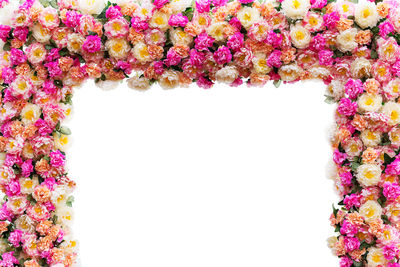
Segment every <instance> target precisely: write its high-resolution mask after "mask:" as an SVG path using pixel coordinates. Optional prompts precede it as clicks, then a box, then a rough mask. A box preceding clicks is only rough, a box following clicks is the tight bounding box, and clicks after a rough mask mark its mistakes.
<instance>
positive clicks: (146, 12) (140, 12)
mask: <svg viewBox="0 0 400 267" xmlns="http://www.w3.org/2000/svg"><path fill="white" fill-rule="evenodd" d="M154 8H155V6H154V5H153V3H152V2H151V1H141V2H140V4H139V5H138V8H137V9H136V11H135V13H134V15H136V16H138V17H140V18H142V19H148V18H150V17H151V16H152V14H153V10H154Z"/></svg>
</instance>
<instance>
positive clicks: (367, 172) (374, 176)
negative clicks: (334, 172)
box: [356, 164, 382, 187]
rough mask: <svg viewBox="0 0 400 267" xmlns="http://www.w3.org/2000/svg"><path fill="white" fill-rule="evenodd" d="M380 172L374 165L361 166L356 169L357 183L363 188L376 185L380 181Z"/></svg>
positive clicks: (377, 166) (379, 168)
mask: <svg viewBox="0 0 400 267" xmlns="http://www.w3.org/2000/svg"><path fill="white" fill-rule="evenodd" d="M381 174H382V170H381V167H380V166H379V165H376V164H362V165H360V166H359V167H358V168H357V174H356V176H357V181H358V182H359V183H360V184H361V185H362V186H363V187H368V186H373V185H377V184H378V183H379V182H380V181H381Z"/></svg>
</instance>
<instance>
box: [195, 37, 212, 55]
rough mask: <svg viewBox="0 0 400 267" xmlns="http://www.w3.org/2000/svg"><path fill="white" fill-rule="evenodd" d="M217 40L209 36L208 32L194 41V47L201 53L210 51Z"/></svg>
mask: <svg viewBox="0 0 400 267" xmlns="http://www.w3.org/2000/svg"><path fill="white" fill-rule="evenodd" d="M214 41H215V39H214V38H212V37H211V36H210V35H208V34H207V33H206V32H202V33H200V34H199V35H198V36H197V38H196V39H195V40H194V42H195V45H194V47H195V48H196V49H197V50H199V51H204V50H208V48H209V47H211V46H212V45H213V43H214Z"/></svg>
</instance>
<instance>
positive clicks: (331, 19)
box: [324, 11, 340, 30]
mask: <svg viewBox="0 0 400 267" xmlns="http://www.w3.org/2000/svg"><path fill="white" fill-rule="evenodd" d="M339 20H340V14H339V13H338V12H337V11H334V12H331V13H328V14H325V15H324V24H325V26H326V27H327V28H328V29H331V30H333V29H335V28H336V24H337V23H338V21H339Z"/></svg>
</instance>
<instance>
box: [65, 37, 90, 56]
mask: <svg viewBox="0 0 400 267" xmlns="http://www.w3.org/2000/svg"><path fill="white" fill-rule="evenodd" d="M67 40H68V42H67V48H68V50H69V51H71V52H73V53H79V51H81V48H82V45H83V43H84V42H85V40H86V39H85V37H84V36H83V35H82V34H79V33H71V34H69V35H68V37H67Z"/></svg>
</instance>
